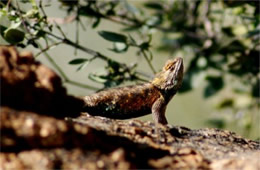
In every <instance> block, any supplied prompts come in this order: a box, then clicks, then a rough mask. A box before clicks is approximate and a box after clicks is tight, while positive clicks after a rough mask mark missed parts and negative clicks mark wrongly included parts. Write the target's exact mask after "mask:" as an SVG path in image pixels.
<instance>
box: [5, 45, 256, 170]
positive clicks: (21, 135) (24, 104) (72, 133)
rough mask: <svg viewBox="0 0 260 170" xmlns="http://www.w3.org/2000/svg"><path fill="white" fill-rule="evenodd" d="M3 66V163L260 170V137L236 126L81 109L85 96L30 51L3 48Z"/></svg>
mask: <svg viewBox="0 0 260 170" xmlns="http://www.w3.org/2000/svg"><path fill="white" fill-rule="evenodd" d="M0 73H1V74H0V77H1V81H2V82H1V95H2V96H1V97H2V106H1V110H0V120H1V123H0V129H1V140H0V142H1V152H0V165H1V169H37V170H38V169H215V170H219V169H220V170H221V169H223V170H224V169H246V170H247V169H249V170H250V169H252V170H257V169H260V162H259V157H260V144H259V142H256V141H252V140H248V139H244V138H242V137H241V136H238V135H237V134H235V133H233V132H230V131H226V130H219V129H208V128H205V129H197V130H192V129H189V128H186V127H179V126H172V125H167V126H163V125H159V127H158V129H156V128H155V124H154V123H153V122H150V121H140V120H137V119H133V120H124V121H123V120H113V119H109V118H103V117H93V116H90V115H88V114H87V113H83V114H81V115H80V116H78V115H79V114H80V113H79V110H80V108H81V107H82V101H81V99H80V98H77V97H73V96H69V95H67V94H66V89H65V88H63V87H62V85H61V79H60V78H59V77H58V76H57V75H56V74H55V73H54V72H53V71H51V70H50V69H48V68H47V67H45V66H43V65H42V64H40V63H39V62H36V61H35V60H34V59H33V57H32V55H31V54H30V53H28V52H23V53H20V54H18V52H17V51H16V50H15V49H14V48H13V47H0ZM16 102H18V103H16ZM64 103H65V104H64ZM76 116H78V117H76Z"/></svg>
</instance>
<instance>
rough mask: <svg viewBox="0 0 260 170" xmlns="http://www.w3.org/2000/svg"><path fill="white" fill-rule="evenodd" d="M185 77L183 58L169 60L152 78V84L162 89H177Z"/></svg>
mask: <svg viewBox="0 0 260 170" xmlns="http://www.w3.org/2000/svg"><path fill="white" fill-rule="evenodd" d="M182 79H183V59H182V58H176V59H174V60H168V61H167V62H166V63H165V65H164V67H163V70H162V71H161V72H159V73H158V74H157V75H156V76H155V78H154V79H153V80H152V84H153V85H154V86H156V87H157V88H159V89H161V90H166V91H169V90H170V91H171V90H173V91H175V92H176V91H177V90H178V89H179V88H180V86H181V84H182Z"/></svg>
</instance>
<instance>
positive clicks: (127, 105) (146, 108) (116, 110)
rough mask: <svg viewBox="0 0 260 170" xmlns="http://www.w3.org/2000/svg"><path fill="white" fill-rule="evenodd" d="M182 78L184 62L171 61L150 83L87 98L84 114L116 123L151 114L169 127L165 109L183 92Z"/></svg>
mask: <svg viewBox="0 0 260 170" xmlns="http://www.w3.org/2000/svg"><path fill="white" fill-rule="evenodd" d="M182 78H183V60H182V58H176V59H175V60H168V61H167V62H166V64H165V65H164V67H163V70H162V71H161V72H160V73H158V74H157V75H156V76H155V78H154V79H153V80H152V81H151V82H149V83H145V84H140V85H134V86H126V87H119V88H112V89H108V90H104V91H101V92H98V93H95V94H92V95H90V96H85V97H84V101H85V106H84V108H83V111H85V112H88V113H89V114H90V115H93V116H103V117H108V118H114V119H129V118H134V117H139V116H143V115H147V114H150V113H152V116H153V120H154V121H155V123H161V124H167V120H166V117H165V110H166V106H167V104H168V103H169V101H170V100H171V98H172V97H173V96H174V95H175V94H176V92H177V90H178V89H179V88H180V86H181V83H182Z"/></svg>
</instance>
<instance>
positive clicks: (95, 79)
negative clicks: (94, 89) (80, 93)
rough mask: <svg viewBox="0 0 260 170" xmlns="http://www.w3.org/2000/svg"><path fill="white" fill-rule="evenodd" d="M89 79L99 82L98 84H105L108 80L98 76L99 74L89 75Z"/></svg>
mask: <svg viewBox="0 0 260 170" xmlns="http://www.w3.org/2000/svg"><path fill="white" fill-rule="evenodd" d="M88 78H89V79H90V80H92V81H94V82H97V83H105V82H106V81H107V80H106V79H104V78H102V76H101V75H98V74H93V73H91V74H89V76H88Z"/></svg>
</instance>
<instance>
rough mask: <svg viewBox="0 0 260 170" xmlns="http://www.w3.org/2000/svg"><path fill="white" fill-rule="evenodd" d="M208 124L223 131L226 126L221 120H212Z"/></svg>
mask: <svg viewBox="0 0 260 170" xmlns="http://www.w3.org/2000/svg"><path fill="white" fill-rule="evenodd" d="M207 124H209V125H211V126H213V127H216V128H220V129H223V128H224V127H225V126H226V122H225V120H223V119H219V118H215V119H210V120H208V121H207Z"/></svg>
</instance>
